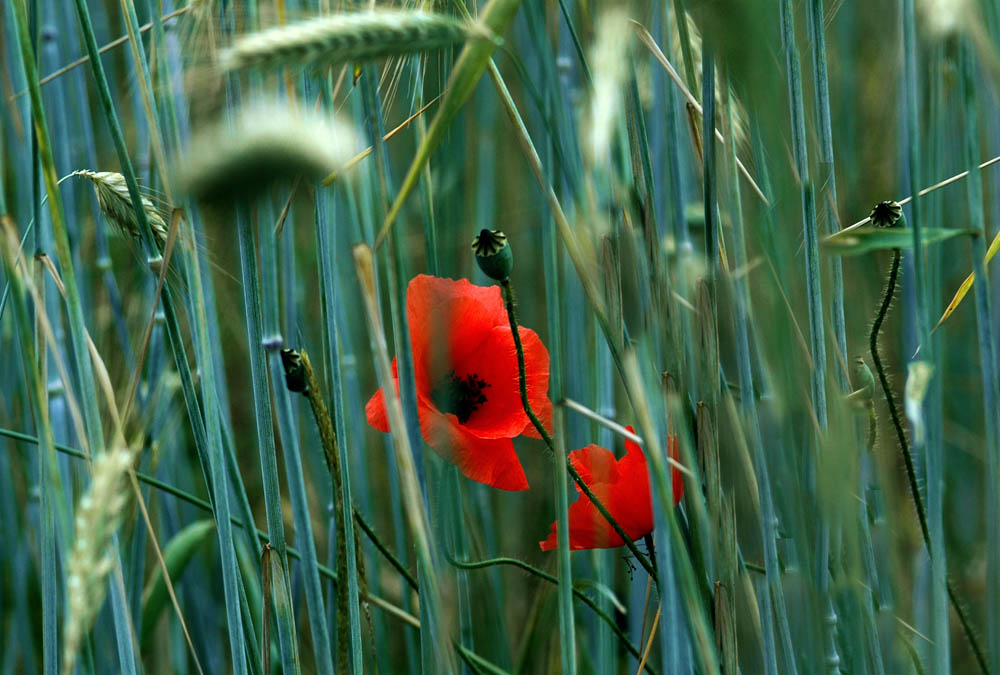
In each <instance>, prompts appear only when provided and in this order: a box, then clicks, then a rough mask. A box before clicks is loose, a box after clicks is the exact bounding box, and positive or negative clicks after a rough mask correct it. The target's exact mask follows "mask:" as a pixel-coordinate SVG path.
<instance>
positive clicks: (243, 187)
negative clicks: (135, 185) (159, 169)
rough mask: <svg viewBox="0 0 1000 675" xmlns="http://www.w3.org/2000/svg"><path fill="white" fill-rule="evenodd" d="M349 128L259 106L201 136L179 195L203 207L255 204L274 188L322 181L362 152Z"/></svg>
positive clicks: (183, 170) (284, 108) (182, 174)
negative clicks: (251, 201) (242, 200)
mask: <svg viewBox="0 0 1000 675" xmlns="http://www.w3.org/2000/svg"><path fill="white" fill-rule="evenodd" d="M361 147H362V146H361V142H360V137H359V136H358V134H357V132H356V131H355V129H354V128H353V127H352V126H351V125H350V124H348V123H346V122H342V121H340V120H339V119H337V118H335V117H332V116H329V115H320V114H317V113H313V112H306V111H301V110H294V109H292V108H290V106H289V104H287V103H282V104H256V105H251V106H250V107H248V108H244V109H242V110H239V111H238V112H236V113H235V114H234V116H233V119H232V121H231V122H229V123H227V122H220V123H218V124H217V125H215V126H214V127H212V128H210V129H207V130H204V131H202V132H200V133H198V134H197V135H196V136H195V137H194V138H193V139H192V141H191V144H190V146H189V147H188V149H187V151H186V152H185V154H184V156H183V157H182V158H181V161H180V164H179V166H178V173H179V176H178V179H179V180H178V185H179V187H180V189H181V190H182V191H184V192H186V193H188V194H191V195H193V196H195V197H197V198H198V199H201V200H202V201H205V202H210V203H216V204H220V203H223V202H231V201H233V200H234V199H238V198H240V197H245V198H248V199H252V198H254V197H255V196H257V195H258V194H260V193H261V192H262V191H265V190H267V189H268V188H269V187H270V186H271V185H272V184H276V183H280V182H287V181H292V180H294V179H296V178H302V179H305V180H319V179H320V178H323V177H324V176H327V175H329V174H330V173H332V172H334V171H339V170H341V169H343V167H344V166H345V165H346V164H347V162H348V161H349V160H351V159H353V158H354V156H355V155H356V154H357V153H358V152H359V151H360V150H361Z"/></svg>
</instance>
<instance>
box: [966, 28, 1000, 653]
mask: <svg viewBox="0 0 1000 675" xmlns="http://www.w3.org/2000/svg"><path fill="white" fill-rule="evenodd" d="M973 53H974V52H973V50H972V46H971V45H970V44H969V43H968V42H963V44H962V47H961V52H960V62H961V70H962V91H963V93H964V95H965V101H964V103H965V123H964V129H965V146H964V149H965V164H966V166H968V167H969V180H968V181H966V186H967V189H968V192H967V194H968V199H969V214H970V221H971V225H972V229H973V230H974V231H975V233H974V234H973V236H972V268H973V272H974V274H975V275H976V280H977V281H978V284H977V285H976V327H977V330H978V336H979V361H980V365H981V367H982V372H983V419H984V421H985V424H986V448H985V449H986V514H987V515H986V522H987V523H994V522H996V520H995V519H996V518H997V517H1000V487H998V484H1000V417H998V416H997V414H996V413H997V410H1000V407H998V406H1000V390H998V387H1000V376H998V372H997V368H998V364H997V358H998V354H997V349H998V347H997V345H998V344H1000V342H998V338H997V334H996V324H995V323H994V320H993V304H992V301H991V299H990V290H989V289H990V280H989V277H988V276H987V270H986V265H985V263H984V262H983V261H984V259H985V257H986V242H985V239H986V219H985V217H984V214H983V191H982V182H981V178H980V175H979V124H978V115H977V112H976V89H975V75H976V68H975V60H974V58H973ZM986 585H987V588H1000V532H998V531H997V528H995V527H988V528H987V531H986ZM986 627H987V628H986V648H987V652H988V653H989V655H990V670H991V671H993V672H1000V595H998V594H996V593H987V594H986Z"/></svg>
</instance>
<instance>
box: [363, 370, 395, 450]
mask: <svg viewBox="0 0 1000 675" xmlns="http://www.w3.org/2000/svg"><path fill="white" fill-rule="evenodd" d="M392 382H393V384H394V385H395V386H396V394H397V395H399V380H398V379H397V371H396V359H393V360H392ZM365 417H367V418H368V424H370V425H371V426H372V427H374V428H375V429H376V430H378V431H381V432H383V433H389V415H388V413H387V412H386V408H385V392H383V391H382V388H381V387H379V390H378V391H376V392H375V394H374V395H373V396H372V397H371V398H370V399H368V403H367V404H366V405H365Z"/></svg>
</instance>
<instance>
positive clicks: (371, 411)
mask: <svg viewBox="0 0 1000 675" xmlns="http://www.w3.org/2000/svg"><path fill="white" fill-rule="evenodd" d="M365 417H367V418H368V424H370V425H371V426H373V427H375V429H377V430H378V431H381V432H383V433H389V417H388V415H386V411H385V396H384V395H383V393H382V388H381V387H380V388H379V390H378V391H376V392H375V395H374V396H372V397H371V398H370V399H369V400H368V403H367V405H365Z"/></svg>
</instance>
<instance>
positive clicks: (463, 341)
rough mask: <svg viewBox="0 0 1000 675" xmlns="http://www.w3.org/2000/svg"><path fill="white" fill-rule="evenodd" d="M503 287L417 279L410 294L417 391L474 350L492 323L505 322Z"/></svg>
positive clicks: (429, 385) (429, 386) (408, 314)
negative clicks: (501, 291)
mask: <svg viewBox="0 0 1000 675" xmlns="http://www.w3.org/2000/svg"><path fill="white" fill-rule="evenodd" d="M505 317H506V314H505V311H504V306H503V299H502V298H501V297H500V289H499V288H498V287H496V286H475V285H473V284H471V283H469V281H468V280H466V279H459V280H457V281H456V280H453V279H442V278H439V277H432V276H428V275H426V274H420V275H417V276H416V277H414V278H413V279H412V280H411V281H410V284H409V287H408V288H407V292H406V318H407V322H408V324H409V328H410V344H411V346H412V348H413V363H414V371H415V375H416V379H417V389H418V390H420V391H427V392H429V391H430V390H431V389H432V388H433V387H434V385H435V383H436V381H437V380H439V379H440V378H441V377H444V376H447V375H448V373H450V372H451V371H452V370H455V368H454V367H453V366H452V364H453V363H454V362H455V361H457V360H461V359H462V358H464V357H465V356H466V355H467V354H469V353H471V352H474V351H476V349H477V348H478V346H479V345H480V344H481V343H482V342H483V340H485V339H486V338H487V337H488V336H489V334H490V332H491V331H492V329H493V327H494V326H497V325H503V324H505V323H506V318H505Z"/></svg>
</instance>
